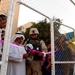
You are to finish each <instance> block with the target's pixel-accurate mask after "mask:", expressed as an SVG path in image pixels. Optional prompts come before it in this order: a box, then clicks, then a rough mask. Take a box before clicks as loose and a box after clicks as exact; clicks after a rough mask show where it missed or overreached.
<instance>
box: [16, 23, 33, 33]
mask: <svg viewBox="0 0 75 75" xmlns="http://www.w3.org/2000/svg"><path fill="white" fill-rule="evenodd" d="M32 24H33V22H28V23H26V24H24V25H22V26H20V27H18V29H17V31H21V32H25V31H26V28H28V27H30V26H32Z"/></svg>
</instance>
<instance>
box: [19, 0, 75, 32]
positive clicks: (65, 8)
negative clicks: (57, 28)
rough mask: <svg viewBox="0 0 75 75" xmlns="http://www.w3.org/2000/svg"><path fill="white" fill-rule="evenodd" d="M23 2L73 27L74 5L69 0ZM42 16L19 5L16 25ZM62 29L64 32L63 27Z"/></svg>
mask: <svg viewBox="0 0 75 75" xmlns="http://www.w3.org/2000/svg"><path fill="white" fill-rule="evenodd" d="M73 1H75V0H73ZM25 3H26V4H27V5H29V6H31V7H33V8H34V9H36V10H38V11H40V12H42V13H43V14H45V15H47V16H49V17H50V18H53V16H54V17H56V18H60V19H61V20H62V22H63V23H64V24H66V25H68V26H71V27H73V28H75V6H74V5H73V4H72V3H71V2H70V0H25ZM44 18H45V17H43V16H42V15H40V14H38V13H36V12H34V11H33V10H31V9H29V8H27V7H25V6H22V5H21V6H20V11H19V20H18V26H20V25H23V24H25V23H27V22H30V21H31V22H32V21H34V22H38V21H40V20H42V19H44ZM66 30H68V28H67V29H66ZM62 31H63V32H65V30H64V28H63V27H62V29H61V32H62Z"/></svg>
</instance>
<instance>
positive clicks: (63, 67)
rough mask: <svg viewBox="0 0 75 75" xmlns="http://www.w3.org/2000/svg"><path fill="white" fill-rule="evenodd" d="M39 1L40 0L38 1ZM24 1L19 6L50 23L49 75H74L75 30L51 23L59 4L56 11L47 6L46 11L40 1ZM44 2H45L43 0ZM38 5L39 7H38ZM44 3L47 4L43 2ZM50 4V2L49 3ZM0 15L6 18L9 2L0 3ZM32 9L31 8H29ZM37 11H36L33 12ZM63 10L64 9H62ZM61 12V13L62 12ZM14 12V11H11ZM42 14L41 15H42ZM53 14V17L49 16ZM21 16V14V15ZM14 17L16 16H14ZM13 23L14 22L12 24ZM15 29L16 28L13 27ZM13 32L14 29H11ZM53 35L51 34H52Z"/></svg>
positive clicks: (16, 19)
mask: <svg viewBox="0 0 75 75" xmlns="http://www.w3.org/2000/svg"><path fill="white" fill-rule="evenodd" d="M39 1H40V0H39ZM39 1H35V2H33V1H30V0H29V1H27V0H26V1H24V2H26V4H28V5H26V4H25V3H21V2H19V5H20V4H22V5H24V6H26V7H27V8H30V9H31V10H33V11H36V12H37V13H39V14H41V15H43V16H44V17H46V18H48V19H49V21H50V25H51V29H50V31H51V36H50V37H51V39H50V41H51V42H50V46H51V61H50V62H51V67H50V68H51V72H52V74H51V75H74V74H75V51H74V50H75V47H74V46H75V42H74V41H75V39H74V36H75V29H74V28H72V27H70V26H71V25H70V26H69V25H65V24H62V23H60V22H55V21H53V19H52V18H51V17H52V16H53V15H55V14H57V13H53V11H54V12H55V11H58V10H62V9H61V8H62V6H61V5H60V4H59V6H61V7H60V8H59V9H58V10H53V9H54V7H51V9H50V8H49V4H48V5H47V11H46V8H45V6H43V5H44V3H43V2H42V1H40V3H39ZM44 1H45V0H44ZM51 2H52V4H53V3H54V4H55V6H58V2H57V1H51ZM38 3H39V6H38ZM45 3H47V2H46V1H45ZM49 3H50V1H49ZM0 6H1V7H0V13H3V14H5V15H6V16H7V14H8V9H9V8H8V7H9V0H6V1H3V0H2V1H1V2H0ZM31 7H32V8H31ZM35 9H37V10H35ZM63 10H64V9H63ZM63 10H62V11H61V12H62V13H63V12H64V11H63ZM13 12H14V11H13ZM41 12H42V13H44V14H42V13H41ZM62 13H59V15H62ZM18 14H19V10H18V11H17V13H16V15H17V18H15V19H14V20H15V21H16V22H17V21H18ZM51 14H53V15H51ZM21 15H22V14H21ZM66 15H67V16H68V15H69V14H67V13H66ZM23 16H24V15H23ZM15 17H16V16H15ZM14 23H15V22H14ZM54 23H57V26H59V25H60V27H59V31H58V32H56V29H54V27H55V24H54ZM17 24H18V23H15V25H17ZM14 28H16V29H17V26H16V27H14ZM12 30H14V29H12ZM15 31H16V30H15ZM52 33H53V34H52Z"/></svg>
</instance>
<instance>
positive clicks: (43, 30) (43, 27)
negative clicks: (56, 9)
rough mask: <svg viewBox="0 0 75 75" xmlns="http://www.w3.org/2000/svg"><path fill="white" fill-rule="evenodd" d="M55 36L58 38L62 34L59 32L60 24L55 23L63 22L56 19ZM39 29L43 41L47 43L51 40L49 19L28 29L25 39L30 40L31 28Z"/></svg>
mask: <svg viewBox="0 0 75 75" xmlns="http://www.w3.org/2000/svg"><path fill="white" fill-rule="evenodd" d="M53 20H54V33H55V34H54V36H55V37H57V36H58V35H59V34H60V32H59V31H58V30H59V29H60V24H59V23H56V22H55V21H58V22H61V20H60V19H56V18H54V19H53ZM33 27H34V28H37V29H38V31H39V33H40V35H39V36H40V39H43V40H44V41H45V42H46V40H47V39H50V22H47V19H44V20H42V21H39V22H38V23H33V25H32V26H31V27H29V28H27V29H26V32H25V33H24V35H25V37H26V38H28V35H29V31H30V28H33Z"/></svg>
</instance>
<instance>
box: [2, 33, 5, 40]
mask: <svg viewBox="0 0 75 75" xmlns="http://www.w3.org/2000/svg"><path fill="white" fill-rule="evenodd" d="M4 37H5V32H3V33H2V34H1V39H2V40H4Z"/></svg>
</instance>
